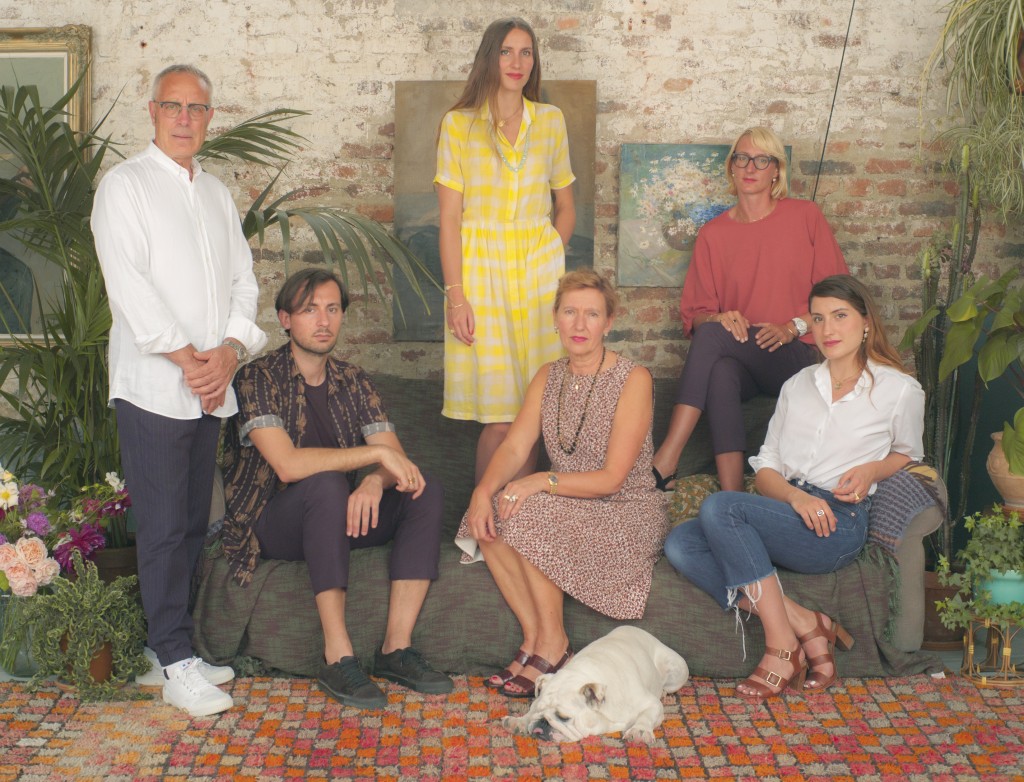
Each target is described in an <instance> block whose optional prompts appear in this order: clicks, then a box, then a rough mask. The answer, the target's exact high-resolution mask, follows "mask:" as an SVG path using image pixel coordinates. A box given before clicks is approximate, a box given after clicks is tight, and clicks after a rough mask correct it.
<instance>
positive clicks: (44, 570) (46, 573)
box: [34, 557, 60, 586]
mask: <svg viewBox="0 0 1024 782" xmlns="http://www.w3.org/2000/svg"><path fill="white" fill-rule="evenodd" d="M34 572H35V577H36V580H37V581H38V582H39V586H47V585H49V584H52V583H53V580H54V579H55V578H56V577H57V576H59V575H60V563H58V562H57V560H55V559H53V558H51V557H47V558H46V559H45V560H44V561H43V562H42V563H41V564H40V565H39V567H37V568H35V571H34Z"/></svg>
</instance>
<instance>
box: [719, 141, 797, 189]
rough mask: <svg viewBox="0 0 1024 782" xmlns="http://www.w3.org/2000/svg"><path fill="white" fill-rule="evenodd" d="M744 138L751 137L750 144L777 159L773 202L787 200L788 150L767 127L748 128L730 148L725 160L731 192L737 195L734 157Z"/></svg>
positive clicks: (726, 174) (773, 184) (726, 177)
mask: <svg viewBox="0 0 1024 782" xmlns="http://www.w3.org/2000/svg"><path fill="white" fill-rule="evenodd" d="M744 136H750V142H751V143H752V144H753V145H754V146H755V147H757V148H758V149H762V150H764V151H765V152H766V153H767V154H769V155H771V156H772V157H773V158H775V165H776V166H777V167H778V174H777V176H776V179H775V181H774V182H773V183H772V200H774V201H778V200H779V199H780V198H785V197H786V196H787V195H789V183H788V182H787V181H786V170H787V164H786V148H785V146H783V144H782V139H780V138H779V137H778V136H777V135H775V131H774V130H772V129H771V128H765V127H756V128H747V129H746V130H745V131H743V132H742V133H740V134H739V135H738V136H737V137H736V140H735V141H734V142H732V146H731V147H729V154H728V155H727V156H726V158H725V179H726V181H727V182H728V183H729V192H730V193H731V194H732V195H736V182H735V181H733V178H732V156H733V153H734V152H735V151H736V146H737V145H738V144H739V143H740V142H741V141H742V140H743V138H744Z"/></svg>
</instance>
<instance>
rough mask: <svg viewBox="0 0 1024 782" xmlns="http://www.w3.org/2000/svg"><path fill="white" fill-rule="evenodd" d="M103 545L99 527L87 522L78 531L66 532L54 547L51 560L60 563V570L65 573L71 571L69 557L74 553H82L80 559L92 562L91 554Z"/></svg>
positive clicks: (70, 530)
mask: <svg viewBox="0 0 1024 782" xmlns="http://www.w3.org/2000/svg"><path fill="white" fill-rule="evenodd" d="M105 545H106V541H105V540H104V539H103V532H102V531H101V530H100V528H99V525H98V524H90V523H88V522H87V523H85V524H83V525H82V526H81V527H80V528H78V529H69V530H68V531H67V534H66V535H64V536H63V537H62V538H61V540H60V543H58V544H57V545H56V546H55V547H54V549H53V558H54V559H56V560H57V561H58V562H59V563H60V567H61V570H63V571H65V572H67V571H69V570H70V569H71V555H72V554H73V553H74V552H75V551H81V552H82V559H86V560H92V556H93V554H94V553H96V552H97V551H99V550H100V549H101V548H103V547H104V546H105Z"/></svg>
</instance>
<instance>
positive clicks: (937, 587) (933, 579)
mask: <svg viewBox="0 0 1024 782" xmlns="http://www.w3.org/2000/svg"><path fill="white" fill-rule="evenodd" d="M955 594H956V587H948V586H943V585H942V584H940V583H939V575H938V573H935V572H934V571H931V570H926V571H925V572H924V642H923V643H922V644H921V648H922V649H928V650H929V651H933V652H941V651H956V650H957V649H960V648H961V647H962V646H963V644H964V631H963V630H960V629H957V630H950V629H949V628H948V627H946V626H945V625H944V624H942V620H941V619H940V618H939V612H938V611H937V610H936V608H935V601H936V600H946V599H948V598H950V597H953V595H955Z"/></svg>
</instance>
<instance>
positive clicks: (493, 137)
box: [489, 124, 533, 174]
mask: <svg viewBox="0 0 1024 782" xmlns="http://www.w3.org/2000/svg"><path fill="white" fill-rule="evenodd" d="M489 130H490V133H491V141H492V142H493V143H494V148H495V149H496V150H497V151H498V157H500V158H501V162H502V163H504V164H505V166H506V167H507V168H508V170H509V171H511V172H512V173H513V174H518V173H519V172H520V171H521V170H522V168H523V166H524V165H526V155H527V153H528V152H529V151H530V131H532V130H533V125H532V124H531V125H527V126H526V136H525V138H524V139H523V152H522V154H521V155H520V156H519V165H517V166H513V165H512V164H511V163H509V162H508V158H507V157H505V152H504V150H503V149H502V148H501V141H500V140H499V139H498V135H497V134H496V133H495V132H494V126H493V125H491V126H490V128H489Z"/></svg>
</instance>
